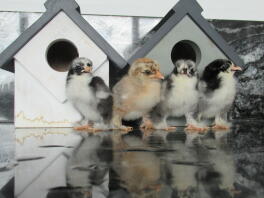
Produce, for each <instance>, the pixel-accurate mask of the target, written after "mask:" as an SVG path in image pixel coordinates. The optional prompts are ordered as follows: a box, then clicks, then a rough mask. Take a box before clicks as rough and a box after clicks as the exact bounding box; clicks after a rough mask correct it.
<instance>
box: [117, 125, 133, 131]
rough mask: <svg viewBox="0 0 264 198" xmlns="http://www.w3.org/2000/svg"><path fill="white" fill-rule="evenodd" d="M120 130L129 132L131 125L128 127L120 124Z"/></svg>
mask: <svg viewBox="0 0 264 198" xmlns="http://www.w3.org/2000/svg"><path fill="white" fill-rule="evenodd" d="M120 130H122V131H124V132H130V131H133V127H129V126H124V125H122V126H121V127H120Z"/></svg>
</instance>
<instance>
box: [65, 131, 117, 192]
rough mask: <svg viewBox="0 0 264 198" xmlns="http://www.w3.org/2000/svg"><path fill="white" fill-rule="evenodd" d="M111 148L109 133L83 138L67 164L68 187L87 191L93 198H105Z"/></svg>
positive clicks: (89, 135)
mask: <svg viewBox="0 0 264 198" xmlns="http://www.w3.org/2000/svg"><path fill="white" fill-rule="evenodd" d="M111 146H112V141H111V137H110V135H109V133H98V134H96V135H94V134H88V136H87V137H83V138H82V140H81V142H80V144H79V145H78V146H77V147H76V149H75V150H74V151H73V154H72V156H71V157H70V158H69V160H68V163H67V167H66V177H67V184H68V186H69V187H75V188H82V189H87V190H86V191H87V192H89V191H90V192H91V193H92V194H93V197H94V196H95V195H94V194H96V197H107V196H108V192H109V190H108V183H109V175H108V172H109V164H110V163H111V161H112V148H111ZM88 194H89V193H88ZM83 197H85V196H83Z"/></svg>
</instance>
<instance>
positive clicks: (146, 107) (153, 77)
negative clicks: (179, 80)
mask: <svg viewBox="0 0 264 198" xmlns="http://www.w3.org/2000/svg"><path fill="white" fill-rule="evenodd" d="M161 79H164V76H163V75H162V74H161V72H160V68H159V64H158V63H157V62H156V61H154V60H152V59H149V58H139V59H137V60H136V61H134V62H133V64H132V65H131V67H130V69H129V71H128V74H127V75H126V76H124V77H123V78H122V79H121V80H120V81H119V82H118V83H117V84H116V85H115V86H114V87H113V98H114V108H113V125H114V127H116V128H118V129H122V130H126V131H129V130H132V127H127V126H124V125H122V119H123V120H135V119H138V118H140V117H145V116H147V114H148V112H149V111H150V110H151V109H152V108H153V107H154V106H155V105H156V104H158V102H159V101H160V89H161ZM143 120H145V119H143Z"/></svg>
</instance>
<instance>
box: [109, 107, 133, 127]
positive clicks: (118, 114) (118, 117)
mask: <svg viewBox="0 0 264 198" xmlns="http://www.w3.org/2000/svg"><path fill="white" fill-rule="evenodd" d="M123 115H124V111H123V110H122V109H120V108H114V111H113V119H112V123H113V125H114V127H115V129H119V130H123V131H127V132H129V131H132V130H133V127H129V126H124V125H122V117H123Z"/></svg>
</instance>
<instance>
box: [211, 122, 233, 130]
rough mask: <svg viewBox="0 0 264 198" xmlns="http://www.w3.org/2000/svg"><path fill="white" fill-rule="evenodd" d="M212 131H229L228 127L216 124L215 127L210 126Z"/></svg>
mask: <svg viewBox="0 0 264 198" xmlns="http://www.w3.org/2000/svg"><path fill="white" fill-rule="evenodd" d="M212 129H213V130H222V131H226V130H229V126H225V125H220V124H216V125H214V126H212Z"/></svg>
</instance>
